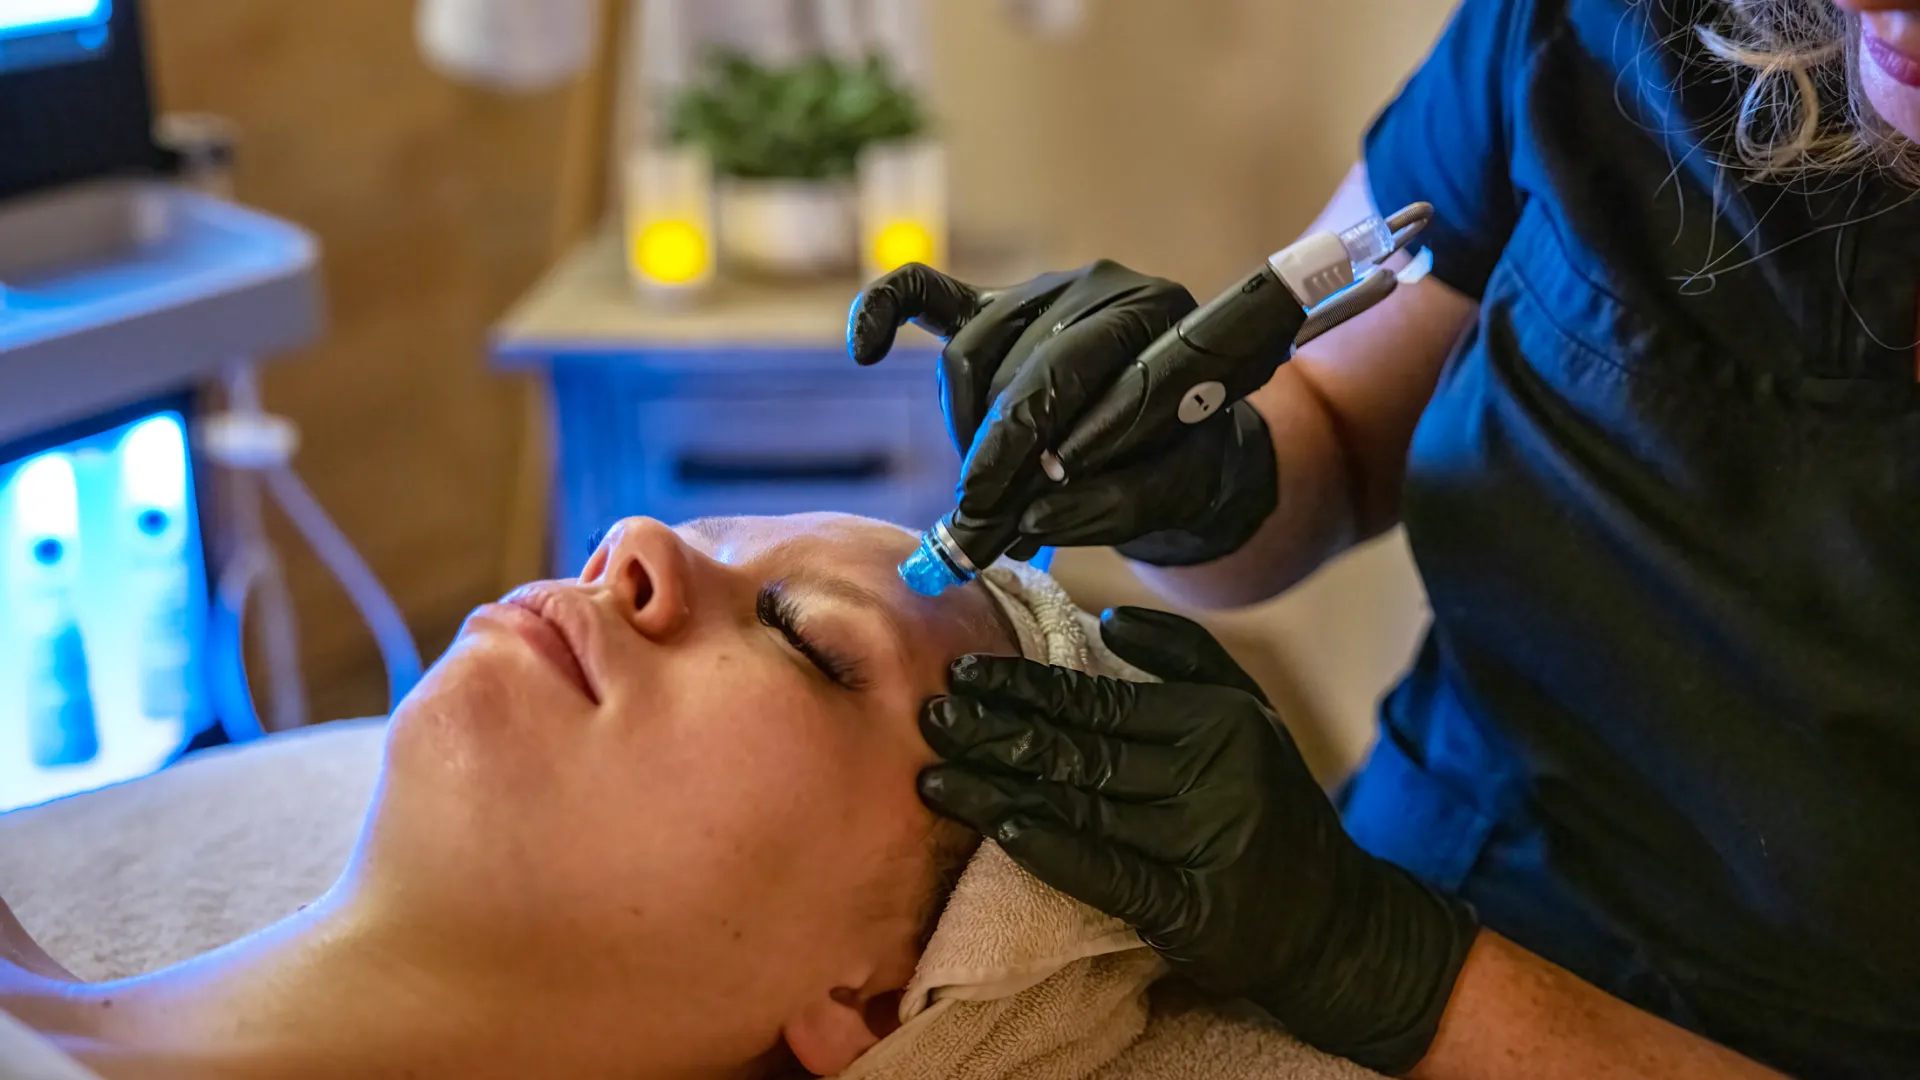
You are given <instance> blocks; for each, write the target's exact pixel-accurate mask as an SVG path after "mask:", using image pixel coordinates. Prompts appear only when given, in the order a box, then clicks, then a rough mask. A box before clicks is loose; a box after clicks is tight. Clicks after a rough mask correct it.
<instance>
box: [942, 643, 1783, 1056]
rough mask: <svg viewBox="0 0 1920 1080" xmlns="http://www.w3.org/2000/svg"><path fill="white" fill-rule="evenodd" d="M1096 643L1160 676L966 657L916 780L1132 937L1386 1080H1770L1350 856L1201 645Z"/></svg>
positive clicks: (1456, 905) (1305, 783) (1265, 722)
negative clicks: (1123, 677) (1109, 675)
mask: <svg viewBox="0 0 1920 1080" xmlns="http://www.w3.org/2000/svg"><path fill="white" fill-rule="evenodd" d="M1100 629H1101V637H1102V638H1103V639H1104V640H1105V642H1106V644H1107V646H1108V647H1109V648H1111V649H1112V650H1113V651H1114V652H1115V653H1117V654H1118V655H1119V656H1120V657H1122V658H1123V659H1125V660H1127V661H1128V662H1129V663H1132V664H1133V665H1134V666H1136V667H1139V668H1142V669H1144V670H1146V671H1148V672H1150V673H1152V674H1154V675H1157V676H1159V677H1161V678H1162V679H1164V680H1165V681H1164V682H1161V683H1118V682H1113V681H1110V680H1104V679H1093V678H1090V677H1088V676H1085V675H1081V674H1079V673H1077V672H1073V671H1068V670H1065V669H1060V668H1049V667H1045V666H1043V665H1040V664H1034V663H1032V662H1030V661H1025V660H1018V659H1010V658H1005V657H997V658H995V657H972V658H968V659H966V660H963V661H962V662H961V663H958V664H956V665H955V666H954V671H953V678H952V682H951V687H950V689H951V691H952V693H951V695H950V696H949V697H945V698H941V699H938V700H936V701H935V702H933V703H931V704H930V705H929V706H928V707H927V709H926V710H925V711H924V712H923V714H922V718H921V731H922V733H923V734H924V735H925V736H926V739H927V743H928V745H930V746H932V747H933V749H934V750H935V752H937V753H938V754H939V755H940V756H941V757H942V758H943V759H944V760H945V762H946V764H944V765H941V766H938V767H935V768H933V769H930V770H928V771H927V772H926V773H925V774H924V775H923V776H922V778H921V785H920V789H921V795H922V797H923V798H925V799H926V800H927V802H928V803H929V804H930V805H932V806H933V807H934V808H935V809H936V810H939V811H941V812H942V813H945V814H947V815H949V816H952V817H955V818H958V819H960V820H962V821H965V822H967V823H968V824H970V825H972V826H973V827H974V828H976V829H978V830H980V832H981V833H983V834H984V835H986V836H989V837H991V838H993V839H994V840H995V841H996V842H998V843H999V844H1000V846H1001V847H1002V848H1003V849H1004V850H1005V851H1006V852H1007V853H1008V854H1009V855H1011V856H1013V858H1014V859H1015V860H1017V861H1019V862H1020V864H1021V865H1023V866H1025V867H1026V868H1027V869H1028V870H1030V871H1032V872H1033V873H1034V874H1035V875H1036V876H1038V877H1039V878H1041V879H1042V880H1045V881H1047V882H1048V883H1050V884H1052V885H1053V886H1055V887H1056V888H1058V889H1060V890H1062V891H1064V892H1066V893H1068V894H1070V895H1072V896H1075V897H1078V898H1079V899H1080V900H1082V901H1084V902H1086V903H1088V904H1091V905H1092V906H1094V907H1096V908H1099V909H1101V910H1102V911H1107V912H1111V913H1112V914H1114V915H1116V916H1118V917H1120V918H1123V919H1125V920H1127V921H1128V922H1130V923H1132V924H1133V925H1135V926H1137V927H1139V928H1140V932H1141V935H1142V936H1143V937H1144V938H1145V939H1146V940H1147V942H1148V943H1149V944H1151V945H1153V946H1154V947H1155V948H1156V949H1158V950H1160V952H1161V953H1162V954H1164V955H1165V956H1167V958H1168V959H1169V960H1171V961H1172V962H1173V964H1174V966H1175V968H1176V969H1178V970H1180V971H1182V972H1183V973H1184V974H1187V975H1189V976H1190V977H1192V978H1194V979H1195V980H1196V981H1198V982H1200V983H1201V984H1202V985H1203V986H1206V987H1209V988H1210V989H1213V990H1215V991H1217V992H1219V993H1221V994H1223V995H1230V996H1235V997H1244V998H1246V999H1248V1000H1251V1001H1253V1002H1254V1003H1256V1004H1258V1005H1260V1006H1261V1007H1262V1008H1264V1009H1266V1010H1267V1011H1268V1012H1270V1013H1272V1014H1273V1015H1274V1017H1275V1018H1277V1019H1278V1020H1279V1021H1280V1022H1281V1023H1283V1024H1285V1025H1286V1027H1287V1029H1288V1030H1289V1031H1291V1032H1292V1033H1293V1034H1294V1035H1296V1036H1298V1037H1299V1038H1301V1039H1302V1040H1304V1041H1306V1042H1308V1043H1311V1044H1312V1045H1315V1046H1318V1047H1320V1048H1321V1049H1323V1050H1326V1051H1328V1052H1330V1053H1335V1054H1339V1055H1341V1056H1343V1057H1348V1058H1352V1059H1353V1060H1355V1061H1358V1062H1360V1063H1361V1064H1363V1065H1367V1066H1369V1067H1371V1068H1373V1069H1375V1070H1377V1071H1380V1072H1385V1073H1391V1074H1407V1075H1412V1076H1415V1077H1419V1078H1420V1080H1509V1078H1511V1080H1557V1078H1560V1077H1568V1078H1571V1077H1609V1078H1612V1077H1619V1078H1628V1077H1631V1078H1641V1080H1656V1078H1666V1077H1676V1078H1677V1077H1690V1078H1706V1080H1746V1078H1750V1077H1769V1076H1774V1075H1775V1074H1773V1073H1771V1072H1768V1071H1767V1070H1765V1069H1762V1068H1760V1067H1759V1066H1757V1065H1754V1064H1752V1063H1751V1062H1748V1061H1745V1060H1743V1059H1742V1058H1740V1057H1739V1056H1738V1055H1736V1054H1733V1053H1732V1052H1730V1051H1727V1050H1724V1049H1721V1048H1719V1047H1717V1046H1714V1045H1712V1044H1711V1043H1709V1042H1707V1041H1706V1040H1704V1039H1701V1038H1700V1037H1698V1036H1696V1035H1693V1034H1690V1033H1688V1032H1686V1031H1683V1030H1681V1029H1680V1028H1677V1027H1674V1026H1673V1025H1671V1024H1669V1023H1667V1022H1666V1021H1664V1020H1661V1019H1659V1018H1657V1017H1654V1016H1652V1015H1650V1014H1648V1013H1644V1012H1641V1011H1639V1010H1637V1009H1634V1008H1633V1007H1631V1006H1629V1005H1627V1004H1625V1003H1624V1002H1621V1001H1619V1000H1616V999H1614V998H1612V997H1609V996H1608V995H1606V994H1604V993H1602V992H1601V991H1600V990H1598V989H1596V988H1595V987H1593V986H1591V985H1588V984H1587V983H1585V982H1582V981H1581V980H1579V979H1577V978H1575V977H1574V976H1573V975H1571V974H1569V973H1567V972H1565V971H1563V970H1561V969H1559V968H1557V967H1555V966H1554V965H1552V964H1550V963H1548V962H1546V961H1545V960H1543V959H1541V958H1540V957H1538V956H1535V955H1533V954H1531V953H1528V952H1526V951H1525V950H1523V949H1521V948H1519V947H1518V946H1516V945H1514V944H1512V943H1511V942H1508V941H1506V940H1504V939H1502V938H1500V937H1499V936H1498V935H1495V934H1493V933H1490V932H1488V931H1485V930H1483V929H1481V928H1480V926H1479V923H1478V920H1477V918H1476V917H1475V915H1474V913H1473V911H1472V909H1471V908H1469V907H1468V906H1467V905H1465V904H1463V903H1461V902H1460V901H1459V900H1457V899H1456V898H1454V897H1451V896H1449V895H1447V894H1444V893H1441V892H1439V891H1437V890H1435V889H1433V888H1431V887H1429V886H1428V885H1426V884H1425V883H1423V882H1421V881H1420V880H1419V879H1417V878H1415V877H1414V876H1413V875H1412V874H1409V873H1408V872H1407V871H1405V870H1403V869H1401V868H1400V867H1398V866H1396V865H1394V864H1392V863H1389V862H1386V861H1385V860H1382V859H1378V858H1376V857H1374V856H1373V855H1371V854H1369V853H1368V852H1366V851H1365V850H1363V849H1362V848H1361V847H1360V846H1359V845H1358V844H1356V843H1355V842H1354V841H1353V839H1352V838H1351V837H1349V836H1348V835H1347V833H1346V831H1345V830H1344V829H1343V828H1342V827H1341V824H1340V818H1339V815H1338V814H1337V813H1335V811H1334V808H1333V806H1332V804H1331V803H1329V802H1328V800H1327V797H1326V795H1325V793H1323V792H1322V791H1321V789H1320V787H1319V785H1318V784H1316V783H1315V782H1314V779H1313V776H1312V774H1311V773H1309V772H1308V771H1307V767H1306V764H1305V762H1303V761H1302V760H1301V758H1300V755H1299V753H1298V751H1297V750H1295V748H1294V745H1293V742H1292V740H1291V739H1290V738H1288V737H1287V734H1286V729H1285V727H1283V726H1282V725H1281V724H1280V722H1279V720H1278V718H1277V717H1276V716H1275V715H1274V714H1273V712H1272V711H1271V709H1270V708H1269V707H1268V705H1267V703H1266V701H1265V699H1264V698H1263V697H1262V696H1261V695H1260V690H1259V687H1258V686H1256V685H1255V684H1254V682H1253V680H1252V679H1251V678H1249V677H1248V676H1247V674H1246V673H1245V672H1244V671H1242V670H1240V668H1239V667H1238V666H1237V665H1235V664H1234V662H1233V660H1232V659H1231V658H1230V657H1228V656H1227V654H1226V651H1225V650H1224V649H1222V648H1221V647H1220V645H1219V643H1218V642H1216V641H1215V640H1214V639H1213V638H1212V637H1211V636H1209V635H1208V634H1207V632H1206V631H1205V630H1203V629H1201V628H1200V627H1199V626H1197V625H1195V624H1194V623H1192V622H1189V621H1187V620H1185V619H1182V618H1180V617H1178V616H1174V615H1168V614H1166V613H1163V612H1155V611H1146V610H1142V609H1138V608H1121V609H1119V610H1117V611H1112V612H1108V613H1107V615H1106V616H1105V617H1104V618H1103V619H1102V620H1101V627H1100Z"/></svg>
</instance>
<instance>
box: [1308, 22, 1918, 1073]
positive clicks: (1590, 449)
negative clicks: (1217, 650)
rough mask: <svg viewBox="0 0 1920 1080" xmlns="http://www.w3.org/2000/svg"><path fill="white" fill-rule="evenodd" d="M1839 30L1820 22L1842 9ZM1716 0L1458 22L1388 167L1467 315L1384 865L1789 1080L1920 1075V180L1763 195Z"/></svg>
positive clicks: (1380, 791)
mask: <svg viewBox="0 0 1920 1080" xmlns="http://www.w3.org/2000/svg"><path fill="white" fill-rule="evenodd" d="M1822 2H1824V0H1822ZM1720 10H1722V5H1720V4H1717V3H1709V2H1707V0H1655V2H1644V0H1557V2H1556V0H1465V3H1464V4H1463V5H1462V6H1461V8H1460V9H1459V11H1458V12H1457V14H1456V15H1455V17H1454V19H1453V22H1452V24H1451V26H1450V28H1449V29H1448V30H1447V32H1446V34H1445V36H1444V37H1443V39H1442V40H1441V41H1440V43H1439V44H1438V46H1437V47H1436V49H1435V51H1434V53H1433V55H1432V56H1431V58H1430V59H1429V60H1428V61H1427V63H1426V64H1425V66H1424V67H1422V68H1421V69H1420V71H1419V72H1417V73H1416V74H1415V75H1414V76H1413V77H1412V79H1411V80H1410V82H1409V83H1408V84H1407V86H1406V87H1405V88H1404V90H1403V92H1402V93H1401V95H1400V97H1399V98H1398V100H1397V101H1395V102H1394V103H1393V104H1392V105H1391V106H1390V107H1389V108H1388V109H1387V110H1386V112H1385V113H1384V114H1383V115H1382V116H1381V117H1380V118H1379V119H1378V121H1377V122H1376V124H1375V126H1374V127H1373V129H1372V131H1371V132H1370V134H1369V136H1368V139H1367V145H1366V159H1367V164H1368V168H1369V173H1370V176H1371V181H1372V185H1373V192H1374V197H1375V199H1376V200H1377V202H1378V204H1379V206H1380V207H1381V208H1382V209H1383V210H1392V209H1395V208H1397V207H1399V206H1401V205H1403V204H1405V203H1408V202H1412V201H1415V200H1425V201H1428V202H1431V203H1433V204H1434V206H1435V207H1436V209H1437V213H1438V220H1437V222H1436V223H1435V225H1434V227H1433V228H1432V230H1431V232H1430V233H1429V242H1430V246H1431V247H1432V250H1433V253H1434V273H1435V275H1436V276H1437V277H1438V278H1439V279H1440V280H1442V281H1444V282H1446V283H1447V284H1449V285H1451V286H1452V287H1454V288H1455V289H1458V290H1460V291H1462V292H1464V293H1466V294H1468V295H1470V296H1474V297H1476V298H1478V299H1479V301H1480V305H1481V307H1480V314H1479V318H1478V321H1477V325H1476V326H1475V328H1474V330H1473V332H1472V334H1471V336H1470V337H1469V338H1468V339H1467V340H1466V341H1465V342H1464V343H1463V344H1462V345H1461V347H1460V348H1459V349H1458V350H1457V352H1456V354H1455V355H1454V356H1453V357H1452V359H1451V360H1450V361H1449V363H1448V364H1447V366H1446V368H1445V370H1444V372H1443V374H1442V376H1441V378H1440V382H1439V386H1438V389H1437V390H1436V392H1435V394H1434V398H1433V401H1432V403H1431V405H1430V406H1429V407H1428V409H1427V411H1426V413H1425V415H1424V416H1423V418H1422V420H1421V422H1420V425H1419V428H1418V430H1417V432H1416V434H1415V436H1414V441H1413V445H1412V448H1411V452H1410V456H1409V461H1408V470H1407V478H1406V487H1405V492H1404V501H1403V512H1404V518H1405V522H1406V526H1407V531H1408V534H1409V537H1410V539H1411V542H1412V546H1413V551H1414V555H1415V557H1416V559H1417V560H1418V562H1419V566H1420V571H1421V574H1422V577H1423V578H1424V580H1425V583H1426V587H1427V590H1428V593H1429V595H1430V598H1431V601H1432V607H1433V615H1434V621H1433V629H1432V632H1431V635H1430V637H1429V638H1428V640H1427V643H1426V645H1425V647H1424V648H1423V650H1422V652H1421V654H1420V657H1419V659H1418V660H1417V662H1416V665H1415V668H1414V670H1413V671H1412V673H1411V674H1410V675H1409V676H1408V677H1407V679H1406V680H1405V682H1404V683H1403V684H1402V685H1401V686H1400V687H1399V688H1398V689H1397V690H1396V691H1395V692H1394V693H1393V694H1392V696H1391V697H1390V698H1389V699H1388V701H1387V702H1386V704H1385V705H1384V707H1383V733H1382V738H1381V740H1380V743H1379V747H1378V749H1377V750H1376V751H1375V753H1374V756H1373V758H1372V759H1371V760H1370V761H1369V763H1368V765H1367V767H1366V768H1365V769H1364V770H1363V771H1362V773H1361V774H1360V775H1359V776H1358V777H1357V778H1356V779H1355V781H1354V782H1353V783H1352V784H1351V785H1350V786H1349V788H1348V790H1347V791H1346V792H1345V794H1344V796H1343V808H1344V812H1345V814H1346V818H1347V822H1348V826H1349V828H1350V830H1351V831H1352V832H1353V833H1354V835H1355V837H1356V838H1357V839H1358V840H1359V841H1360V842H1361V843H1362V844H1363V845H1365V846H1367V847H1368V848H1369V849H1370V850H1372V851H1374V852H1375V853H1377V854H1380V855H1382V856H1384V857H1386V858H1390V859H1392V860H1394V861H1396V862H1399V863H1401V864H1402V865H1405V866H1406V867H1408V868H1409V869H1411V870H1413V871H1415V872H1416V873H1418V874H1420V875H1422V876H1423V877H1425V878H1427V879H1428V880H1430V881H1432V882H1434V883H1435V884H1437V885H1439V886H1441V887H1443V888H1447V889H1450V890H1453V891H1455V892H1457V893H1458V894H1460V895H1462V896H1464V897H1465V898H1467V899H1468V900H1470V901H1472V902H1473V903H1474V904H1475V905H1476V906H1477V907H1478V908H1479V910H1480V912H1481V915H1482V917H1483V918H1484V919H1485V921H1486V923H1487V925H1488V926H1489V927H1490V928H1492V929H1494V930H1496V931H1498V932H1500V933H1502V934H1504V935H1506V936H1507V937H1509V938H1512V939H1513V940H1515V941H1517V942H1518V943H1520V944H1521V945H1523V946H1525V947H1527V948H1529V949H1531V950H1533V951H1535V952H1537V953H1539V954H1541V955H1542V956H1545V957H1546V958H1548V959H1550V960H1553V961H1555V962H1557V963H1560V964H1561V965H1563V966H1565V967H1567V968H1569V969H1571V970H1572V971H1574V972H1576V973H1577V974H1579V975H1581V976H1582V977H1584V978H1586V979H1588V980H1590V981H1592V982H1594V983H1595V984H1597V985H1599V986H1600V987H1602V988H1603V989H1605V990H1607V991H1609V992H1610V993H1613V994H1615V995H1617V996H1619V997H1621V998H1624V999H1626V1000H1627V1001H1629V1002H1631V1003H1633V1004H1634V1005H1636V1006H1639V1007H1640V1008H1642V1009H1646V1010H1648V1011H1651V1012H1654V1013H1657V1014H1659V1015H1661V1016H1664V1017H1666V1018H1668V1019H1670V1020H1672V1021H1674V1022H1676V1023H1678V1024H1681V1025H1683V1026H1685V1027H1688V1028H1691V1029H1693V1030H1694V1031H1697V1032H1699V1033H1701V1034H1703V1035H1705V1036H1706V1037H1708V1038H1710V1039H1713V1040H1714V1041H1716V1042H1720V1043H1723V1044H1725V1045H1727V1046H1729V1047H1732V1048H1733V1049H1735V1050H1738V1051H1740V1052H1742V1053H1744V1054H1747V1055H1749V1056H1751V1057H1753V1058H1756V1059H1758V1060H1760V1061H1762V1062H1766V1063H1768V1064H1770V1065H1772V1066H1774V1067H1776V1068H1780V1069H1783V1070H1785V1071H1787V1072H1790V1073H1792V1074H1794V1075H1797V1076H1801V1077H1809V1078H1819V1077H1866V1076H1875V1077H1879V1076H1920V916H1917V915H1916V908H1920V386H1917V384H1916V365H1917V364H1920V353H1917V351H1916V345H1915V338H1916V335H1917V334H1920V330H1917V328H1920V314H1917V313H1916V307H1917V306H1920V201H1916V195H1917V194H1920V193H1916V192H1913V191H1911V190H1903V189H1900V188H1898V187H1897V186H1896V185H1894V184H1893V183H1892V182H1891V181H1890V180H1889V179H1887V178H1885V177H1884V176H1876V175H1867V174H1861V175H1846V176H1822V177H1818V178H1816V179H1814V180H1812V181H1810V182H1800V183H1797V184H1795V183H1780V182H1754V181H1752V180H1750V179H1748V178H1746V177H1745V176H1743V174H1742V173H1740V172H1739V171H1737V170H1736V169H1733V168H1721V167H1719V166H1718V165H1717V164H1716V163H1717V162H1730V161H1734V160H1736V158H1737V155H1736V154H1735V152H1734V149H1733V146H1732V142H1731V137H1730V133H1729V132H1728V130H1727V120H1728V118H1729V117H1731V116H1732V115H1733V111H1734V108H1735V105H1736V103H1737V100H1738V95H1739V94H1740V93H1741V91H1742V89H1743V87H1744V84H1743V83H1742V82H1741V81H1740V80H1739V79H1738V78H1736V77H1735V76H1734V75H1733V74H1732V73H1730V72H1728V71H1726V70H1725V69H1724V68H1723V67H1721V66H1720V65H1719V63H1718V62H1717V61H1715V60H1713V59H1711V57H1710V56H1709V55H1708V54H1707V53H1706V51H1705V50H1704V48H1703V47H1702V46H1701V45H1700V44H1699V43H1698V40H1697V38H1696V36H1695V34H1694V33H1693V24H1694V22H1695V20H1696V19H1706V18H1709V17H1711V15H1712V13H1714V12H1718V11H1720Z"/></svg>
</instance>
